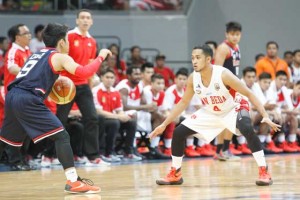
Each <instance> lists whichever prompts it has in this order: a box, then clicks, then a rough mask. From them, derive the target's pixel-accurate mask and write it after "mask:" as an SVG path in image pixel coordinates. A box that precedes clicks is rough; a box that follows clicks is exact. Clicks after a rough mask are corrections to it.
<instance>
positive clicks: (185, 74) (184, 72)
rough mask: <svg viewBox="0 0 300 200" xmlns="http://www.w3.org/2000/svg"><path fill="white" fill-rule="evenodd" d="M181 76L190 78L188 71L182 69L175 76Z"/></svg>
mask: <svg viewBox="0 0 300 200" xmlns="http://www.w3.org/2000/svg"><path fill="white" fill-rule="evenodd" d="M179 75H182V76H186V77H188V76H189V72H188V70H187V69H186V68H184V67H182V68H180V69H179V70H178V71H177V72H176V74H175V76H176V77H178V76H179Z"/></svg>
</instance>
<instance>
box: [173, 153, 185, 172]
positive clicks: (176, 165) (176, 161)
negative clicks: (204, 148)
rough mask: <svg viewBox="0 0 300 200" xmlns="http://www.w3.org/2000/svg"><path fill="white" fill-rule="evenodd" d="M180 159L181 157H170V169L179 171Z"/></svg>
mask: <svg viewBox="0 0 300 200" xmlns="http://www.w3.org/2000/svg"><path fill="white" fill-rule="evenodd" d="M182 158H183V156H181V157H177V156H172V167H174V168H175V169H179V168H180V167H181V163H182Z"/></svg>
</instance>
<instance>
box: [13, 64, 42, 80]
mask: <svg viewBox="0 0 300 200" xmlns="http://www.w3.org/2000/svg"><path fill="white" fill-rule="evenodd" d="M37 62H38V60H29V61H28V62H26V64H25V65H24V67H22V69H21V71H20V72H19V73H18V75H17V78H21V77H24V76H26V75H27V74H28V73H29V72H30V70H32V68H33V67H34V66H35V65H36V63H37Z"/></svg>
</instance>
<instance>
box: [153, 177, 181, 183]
mask: <svg viewBox="0 0 300 200" xmlns="http://www.w3.org/2000/svg"><path fill="white" fill-rule="evenodd" d="M182 183H183V179H182V178H181V179H180V180H179V181H176V182H164V181H160V180H156V184H157V185H181V184H182Z"/></svg>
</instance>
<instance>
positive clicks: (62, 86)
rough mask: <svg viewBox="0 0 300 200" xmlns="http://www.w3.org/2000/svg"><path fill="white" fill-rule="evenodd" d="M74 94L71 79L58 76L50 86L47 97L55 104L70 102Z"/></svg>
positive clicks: (74, 90) (74, 89)
mask: <svg viewBox="0 0 300 200" xmlns="http://www.w3.org/2000/svg"><path fill="white" fill-rule="evenodd" d="M75 94H76V88H75V85H74V83H73V81H72V80H71V79H69V78H68V77H65V76H60V77H59V78H58V79H57V80H56V81H55V83H54V84H53V86H52V90H51V92H50V94H49V97H50V98H51V100H52V101H54V102H55V103H56V104H67V103H70V102H71V101H72V100H73V99H74V97H75Z"/></svg>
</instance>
